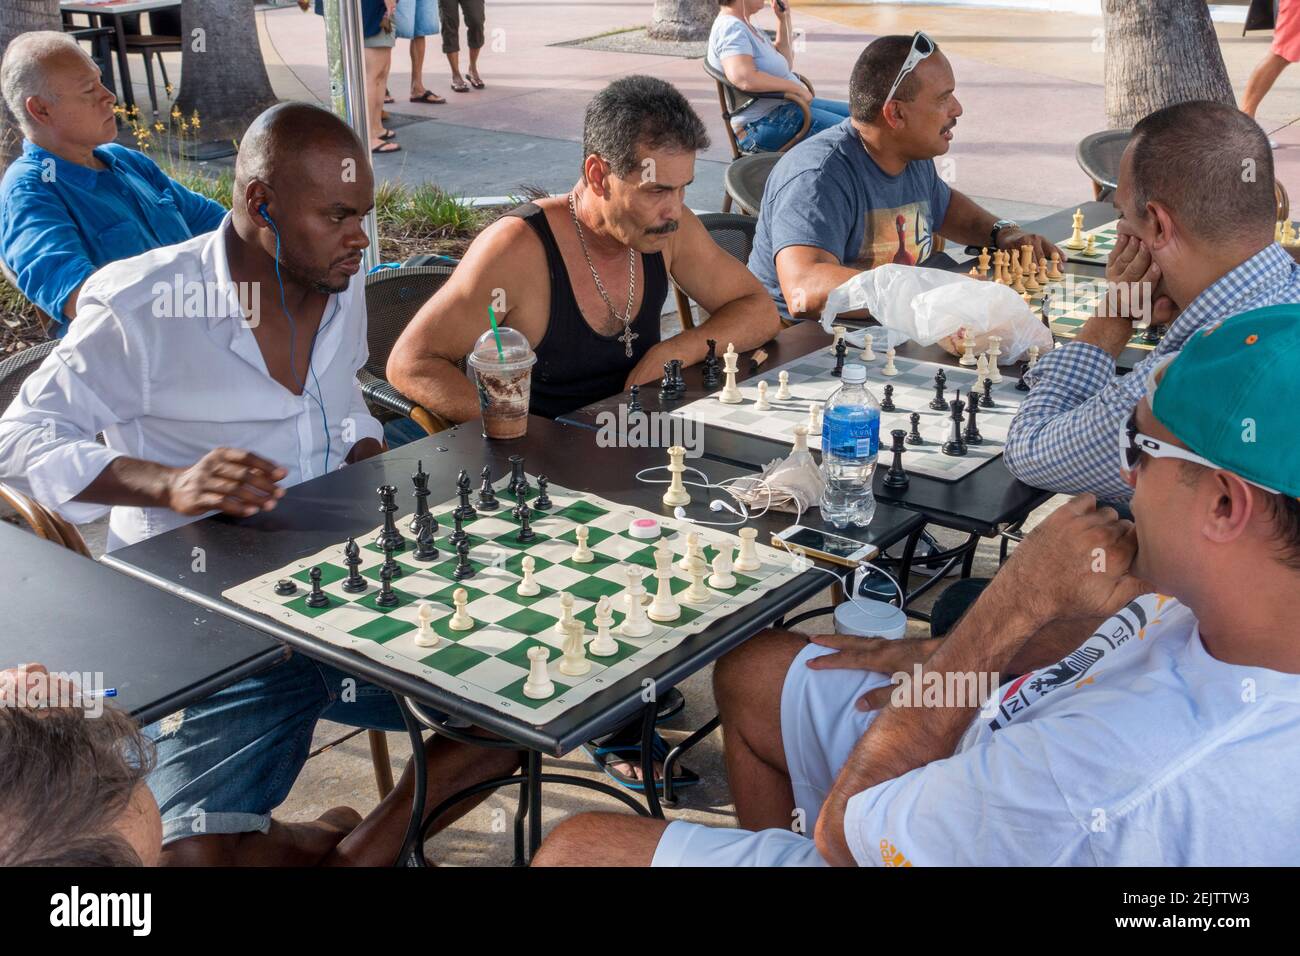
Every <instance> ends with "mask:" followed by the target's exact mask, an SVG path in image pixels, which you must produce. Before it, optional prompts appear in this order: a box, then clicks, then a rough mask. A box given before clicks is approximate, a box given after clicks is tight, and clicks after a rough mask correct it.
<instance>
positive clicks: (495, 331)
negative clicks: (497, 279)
mask: <svg viewBox="0 0 1300 956" xmlns="http://www.w3.org/2000/svg"><path fill="white" fill-rule="evenodd" d="M488 321H489V322H491V323H492V334H493V335H494V336H496V340H497V358H498V359H500V360H501V361H502V362H504V361H505V360H506V353H505V351H504V350H503V349H502V348H501V330H500V329H499V328H497V314H496V313H495V312H493V311H492V306H490V305H489V306H488Z"/></svg>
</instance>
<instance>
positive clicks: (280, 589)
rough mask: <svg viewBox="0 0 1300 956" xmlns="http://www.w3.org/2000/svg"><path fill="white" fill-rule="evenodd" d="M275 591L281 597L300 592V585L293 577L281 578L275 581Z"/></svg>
mask: <svg viewBox="0 0 1300 956" xmlns="http://www.w3.org/2000/svg"><path fill="white" fill-rule="evenodd" d="M275 593H276V594H278V595H280V597H288V596H289V595H290V594H297V593H298V585H297V584H295V583H294V582H293V580H292V579H291V578H281V579H280V580H278V581H276V582H275Z"/></svg>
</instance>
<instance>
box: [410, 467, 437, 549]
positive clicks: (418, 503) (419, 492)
mask: <svg viewBox="0 0 1300 956" xmlns="http://www.w3.org/2000/svg"><path fill="white" fill-rule="evenodd" d="M411 483H412V484H413V485H415V491H413V492H412V493H411V494H412V495H413V496H414V497H415V514H414V515H412V516H411V534H415V533H416V532H417V531H418V530H420V519H421V518H422V517H423V516H424V515H427V514H428V513H429V476H428V475H426V474H425V473H424V462H422V461H417V462H416V463H415V474H413V475H412V476H411ZM434 530H435V531H437V530H438V525H437V522H434Z"/></svg>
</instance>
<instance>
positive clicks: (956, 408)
mask: <svg viewBox="0 0 1300 956" xmlns="http://www.w3.org/2000/svg"><path fill="white" fill-rule="evenodd" d="M965 408H966V403H965V402H963V401H962V400H961V392H960V391H958V392H957V398H954V399H953V400H952V401H951V402H949V403H948V413H949V417H950V418H951V419H952V421H951V422H950V423H949V430H948V440H947V441H946V442H944V443H943V448H941V449H940V451H942V452H943V453H944V454H945V455H956V456H961V455H964V454H966V443H965V442H963V441H962V438H961V413H962V411H963V410H964V409H965Z"/></svg>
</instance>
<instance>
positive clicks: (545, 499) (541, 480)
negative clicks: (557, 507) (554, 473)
mask: <svg viewBox="0 0 1300 956" xmlns="http://www.w3.org/2000/svg"><path fill="white" fill-rule="evenodd" d="M550 486H551V480H550V479H549V478H547V477H546V476H545V475H538V476H537V497H536V498H534V499H533V510H534V511H546V510H547V509H549V508H550V507H551V505H553V504H554V502H553V501H551V499H550V496H549V495H547V494H546V489H547V488H549V487H550Z"/></svg>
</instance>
